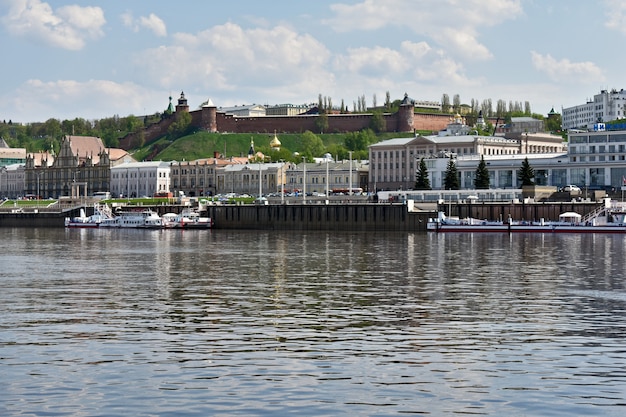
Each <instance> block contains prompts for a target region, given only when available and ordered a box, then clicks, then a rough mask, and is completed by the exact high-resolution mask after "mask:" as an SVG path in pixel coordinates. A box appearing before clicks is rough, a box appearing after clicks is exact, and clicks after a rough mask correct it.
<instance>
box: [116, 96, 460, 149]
mask: <svg viewBox="0 0 626 417" xmlns="http://www.w3.org/2000/svg"><path fill="white" fill-rule="evenodd" d="M182 112H187V113H189V114H190V115H191V125H192V126H193V127H195V128H198V129H201V130H205V131H207V132H222V133H225V132H230V133H249V132H256V133H272V132H276V131H278V132H281V133H303V132H305V131H307V130H309V131H311V132H316V133H320V132H319V129H318V127H317V123H316V122H317V120H318V118H319V117H321V116H320V115H319V114H305V115H298V116H262V117H256V116H254V117H243V116H234V115H232V114H227V113H224V112H220V111H218V109H217V107H216V106H214V105H213V104H212V103H211V102H210V101H209V104H207V105H204V106H203V107H202V108H201V109H199V110H195V111H191V112H190V111H189V106H188V104H187V99H186V98H185V94H184V93H181V95H180V98H179V99H178V104H177V105H176V111H175V112H174V113H173V114H172V116H171V117H168V118H164V119H163V120H161V121H160V122H159V123H156V124H153V125H151V126H148V127H147V128H146V129H144V130H143V131H141V132H138V133H137V132H136V133H131V134H129V135H126V136H125V137H124V138H122V139H120V146H119V147H120V148H122V149H125V150H129V149H132V148H133V147H135V146H134V145H135V144H136V141H137V138H138V136H139V135H143V143H144V144H150V143H151V142H153V141H154V140H156V139H158V138H160V137H162V136H164V135H165V134H167V131H168V128H169V127H170V125H171V124H172V123H174V121H176V117H177V115H180V114H181V113H182ZM372 116H373V115H372V114H371V113H370V114H363V113H358V114H328V115H327V118H328V129H327V130H326V132H329V133H341V132H356V131H360V130H363V129H367V128H368V127H369V126H370V122H371V119H372ZM383 117H384V120H385V125H386V131H387V132H413V131H415V130H431V131H439V130H441V129H444V128H445V127H446V126H447V124H448V123H449V122H450V115H448V114H423V113H415V112H414V105H413V103H412V101H411V100H410V99H409V98H408V96H407V95H405V97H404V100H403V101H402V103H401V104H400V109H399V110H398V112H397V113H384V114H383Z"/></svg>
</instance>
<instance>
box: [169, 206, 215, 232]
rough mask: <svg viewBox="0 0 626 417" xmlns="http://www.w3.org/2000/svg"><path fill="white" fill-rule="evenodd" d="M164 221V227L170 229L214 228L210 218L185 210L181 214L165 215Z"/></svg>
mask: <svg viewBox="0 0 626 417" xmlns="http://www.w3.org/2000/svg"><path fill="white" fill-rule="evenodd" d="M162 219H163V227H165V228H168V229H210V228H211V227H212V226H213V222H212V221H211V218H210V217H203V216H200V213H198V212H197V211H193V210H183V211H182V212H181V213H180V214H177V213H165V214H164V215H163V217H162Z"/></svg>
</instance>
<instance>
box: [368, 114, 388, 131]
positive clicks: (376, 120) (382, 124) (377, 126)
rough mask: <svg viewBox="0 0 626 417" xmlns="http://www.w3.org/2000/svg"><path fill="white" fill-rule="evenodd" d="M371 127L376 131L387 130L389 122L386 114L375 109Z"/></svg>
mask: <svg viewBox="0 0 626 417" xmlns="http://www.w3.org/2000/svg"><path fill="white" fill-rule="evenodd" d="M370 129H372V130H373V131H374V132H376V133H380V132H384V131H385V130H387V122H386V121H385V116H383V113H382V112H380V111H374V113H372V118H371V119H370Z"/></svg>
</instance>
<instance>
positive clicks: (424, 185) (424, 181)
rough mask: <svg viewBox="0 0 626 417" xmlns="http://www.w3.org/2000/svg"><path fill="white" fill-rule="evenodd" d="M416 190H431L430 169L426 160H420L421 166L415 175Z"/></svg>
mask: <svg viewBox="0 0 626 417" xmlns="http://www.w3.org/2000/svg"><path fill="white" fill-rule="evenodd" d="M415 177H416V179H415V189H416V190H430V189H431V187H430V179H429V178H428V167H427V166H426V161H424V158H422V159H420V163H419V166H418V167H417V174H416V175H415Z"/></svg>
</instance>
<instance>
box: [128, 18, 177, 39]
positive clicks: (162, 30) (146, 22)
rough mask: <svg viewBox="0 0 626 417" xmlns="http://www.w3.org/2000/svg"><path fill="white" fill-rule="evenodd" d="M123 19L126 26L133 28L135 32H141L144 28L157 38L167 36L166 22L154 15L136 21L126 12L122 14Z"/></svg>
mask: <svg viewBox="0 0 626 417" xmlns="http://www.w3.org/2000/svg"><path fill="white" fill-rule="evenodd" d="M121 19H122V23H124V26H126V27H129V28H131V29H132V30H133V31H135V32H139V29H140V28H144V29H148V30H150V31H151V32H152V33H154V34H155V35H156V36H161V37H163V36H167V27H166V25H165V22H164V21H163V19H161V18H160V17H158V16H157V15H155V14H154V13H150V14H149V15H148V16H141V17H139V18H138V19H135V18H134V17H133V14H132V13H131V12H126V13H124V14H122V16H121Z"/></svg>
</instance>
